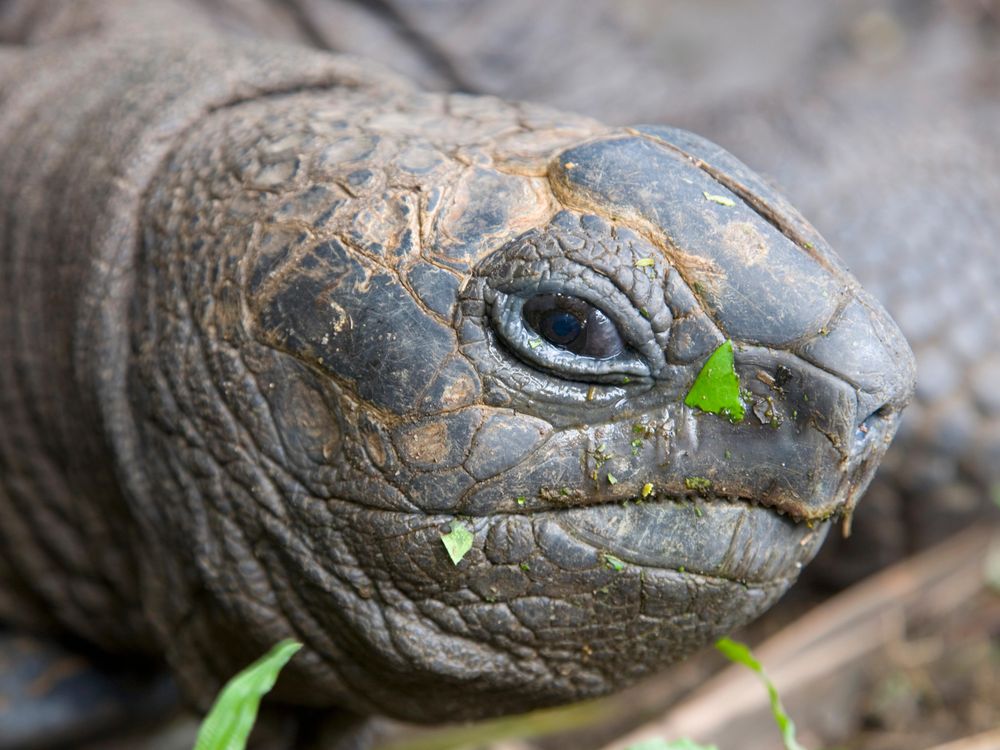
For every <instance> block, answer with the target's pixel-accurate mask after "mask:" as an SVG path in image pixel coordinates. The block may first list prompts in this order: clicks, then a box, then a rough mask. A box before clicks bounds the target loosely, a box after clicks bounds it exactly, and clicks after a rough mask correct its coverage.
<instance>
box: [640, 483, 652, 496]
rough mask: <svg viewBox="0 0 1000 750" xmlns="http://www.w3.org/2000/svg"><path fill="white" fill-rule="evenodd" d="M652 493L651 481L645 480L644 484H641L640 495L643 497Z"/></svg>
mask: <svg viewBox="0 0 1000 750" xmlns="http://www.w3.org/2000/svg"><path fill="white" fill-rule="evenodd" d="M652 494H653V483H652V482H646V483H645V484H644V485H642V496H643V497H649V496H650V495H652Z"/></svg>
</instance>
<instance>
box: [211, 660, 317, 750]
mask: <svg viewBox="0 0 1000 750" xmlns="http://www.w3.org/2000/svg"><path fill="white" fill-rule="evenodd" d="M300 648H302V644H301V643H296V642H295V641H290V640H287V641H282V642H281V643H279V644H278V645H277V646H275V647H274V648H272V649H271V650H270V651H269V652H268V653H267V654H266V655H264V656H263V657H261V658H260V659H258V660H257V661H255V662H254V663H253V664H251V665H250V666H249V667H247V668H246V669H244V670H243V671H242V672H240V673H239V674H238V675H236V676H235V677H234V678H233V679H231V680H230V681H229V682H227V683H226V685H225V687H223V688H222V692H220V693H219V696H218V698H216V699H215V705H213V706H212V710H211V711H209V712H208V716H206V717H205V720H204V721H203V722H202V723H201V728H200V729H199V730H198V739H197V740H196V742H195V745H194V750H243V748H245V747H246V744H247V737H249V736H250V730H252V729H253V725H254V722H255V721H256V720H257V708H258V707H259V706H260V699H261V698H262V697H263V696H264V695H265V694H266V693H267V692H268V691H269V690H270V689H271V688H273V687H274V683H275V682H276V681H277V679H278V673H279V672H280V671H281V669H282V668H283V667H284V666H285V665H286V664H287V663H288V660H289V659H291V658H292V656H294V655H295V652H296V651H298V650H299V649H300Z"/></svg>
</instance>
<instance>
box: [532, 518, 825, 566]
mask: <svg viewBox="0 0 1000 750" xmlns="http://www.w3.org/2000/svg"><path fill="white" fill-rule="evenodd" d="M544 515H545V516H546V518H545V520H544V521H542V523H543V524H554V525H555V526H556V527H558V529H559V531H560V532H562V533H561V534H559V535H558V536H559V537H561V545H560V546H561V547H562V549H559V547H558V546H557V547H556V549H549V550H547V554H549V555H550V556H554V557H555V558H556V560H557V561H558V560H559V559H560V558H577V557H581V556H582V555H583V554H584V548H586V549H588V550H590V551H591V552H590V554H593V552H592V551H593V550H597V551H598V553H601V554H603V555H604V557H605V561H606V562H607V563H608V564H610V565H614V566H617V565H636V566H641V567H649V568H658V569H666V570H675V571H677V572H679V573H687V574H693V575H700V576H706V577H712V578H718V579H725V580H729V581H735V582H739V583H744V584H771V583H774V582H776V581H779V580H782V579H794V578H795V577H797V576H798V573H799V571H800V570H801V569H802V567H803V566H804V565H805V564H806V563H808V562H809V561H810V560H811V559H812V558H813V556H814V555H815V554H816V552H817V551H818V549H819V547H820V545H821V544H822V542H823V540H824V539H825V538H826V534H827V532H828V529H829V523H816V524H810V523H796V522H795V521H793V520H792V519H791V518H789V517H787V516H784V515H781V514H779V513H778V512H776V511H775V510H774V509H772V508H769V507H765V506H763V505H760V504H755V503H753V502H752V501H735V502H734V501H728V502H727V501H723V500H721V499H719V500H717V501H714V502H705V503H692V502H690V501H689V500H683V499H667V498H658V499H655V500H649V501H643V502H634V503H622V504H612V503H603V504H600V505H589V506H582V507H573V508H563V509H560V510H559V511H557V512H554V513H551V514H549V513H546V514H544Z"/></svg>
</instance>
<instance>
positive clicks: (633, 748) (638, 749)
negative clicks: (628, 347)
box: [625, 737, 719, 750]
mask: <svg viewBox="0 0 1000 750" xmlns="http://www.w3.org/2000/svg"><path fill="white" fill-rule="evenodd" d="M625 750H719V748H718V746H716V745H702V744H699V743H697V742H695V741H694V740H689V739H687V738H686V737H684V738H682V739H679V740H673V741H672V742H667V741H666V740H642V741H641V742H636V743H634V744H632V745H629V746H628V747H627V748H625Z"/></svg>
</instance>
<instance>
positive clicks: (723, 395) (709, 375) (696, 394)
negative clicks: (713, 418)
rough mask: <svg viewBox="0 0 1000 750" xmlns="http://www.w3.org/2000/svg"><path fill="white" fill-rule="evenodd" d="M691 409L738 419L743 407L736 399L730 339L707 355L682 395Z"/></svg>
mask: <svg viewBox="0 0 1000 750" xmlns="http://www.w3.org/2000/svg"><path fill="white" fill-rule="evenodd" d="M684 403H685V404H687V405H688V406H690V407H691V408H694V409H701V410H702V411H704V412H709V413H711V414H718V415H720V416H723V417H728V418H729V420H730V421H731V422H742V421H743V417H744V415H745V414H746V408H745V407H744V406H743V402H742V401H741V400H740V378H739V376H738V375H737V374H736V367H735V364H734V360H733V342H732V341H731V340H728V339H727V340H726V341H725V342H724V343H723V344H722V345H720V346H719V348H718V349H716V350H715V351H714V352H712V355H711V356H710V357H709V358H708V360H707V361H706V362H705V364H704V365H703V366H702V368H701V372H699V373H698V377H697V378H695V380H694V385H692V386H691V390H689V391H688V393H687V396H685V397H684Z"/></svg>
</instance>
